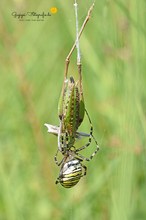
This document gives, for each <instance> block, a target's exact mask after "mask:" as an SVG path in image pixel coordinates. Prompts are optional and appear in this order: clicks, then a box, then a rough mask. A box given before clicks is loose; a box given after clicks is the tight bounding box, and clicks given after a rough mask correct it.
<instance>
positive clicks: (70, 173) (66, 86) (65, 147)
mask: <svg viewBox="0 0 146 220" xmlns="http://www.w3.org/2000/svg"><path fill="white" fill-rule="evenodd" d="M75 6H77V4H76V5H75ZM93 7H94V3H93V4H92V6H91V7H90V8H89V10H88V14H87V16H86V18H85V20H84V22H83V25H82V27H81V30H80V31H79V33H78V31H77V38H76V41H75V43H74V45H73V47H72V49H71V50H70V52H69V54H68V56H67V58H66V62H65V72H64V82H63V87H62V92H61V96H60V100H59V105H58V114H59V120H60V125H59V127H57V126H53V125H49V124H45V126H47V128H48V132H49V133H52V134H55V135H57V136H58V150H57V153H56V155H55V157H54V159H55V162H56V164H57V165H58V166H60V165H61V168H60V173H59V177H58V178H57V180H56V184H57V183H60V184H61V185H62V186H63V187H65V188H70V187H73V186H74V185H76V184H77V183H78V182H79V180H80V178H81V177H82V176H84V175H86V171H87V167H86V166H85V165H83V164H82V162H83V161H90V160H91V159H92V158H93V157H94V156H95V154H96V153H97V152H98V150H99V146H98V143H97V141H96V139H95V138H94V136H93V126H92V122H91V119H90V117H89V114H88V112H87V110H86V108H85V104H84V97H83V87H82V72H81V61H80V55H79V51H78V55H79V56H78V58H79V59H78V60H77V68H78V74H79V80H78V81H77V82H75V80H74V78H73V77H72V76H71V77H70V78H69V79H68V77H67V75H68V68H69V63H70V57H71V55H72V53H73V51H74V49H75V47H77V49H78V50H79V44H78V43H79V38H80V36H81V34H82V31H83V29H84V27H85V25H86V24H87V22H88V20H89V18H90V15H91V12H92V9H93ZM85 114H86V115H87V117H88V120H89V123H90V133H89V134H86V133H83V132H78V131H77V130H78V128H79V126H80V125H81V123H82V122H83V119H84V115H85ZM82 137H88V142H87V143H86V144H85V145H84V146H82V147H80V148H76V147H75V146H74V144H75V141H76V139H80V138H82ZM92 139H93V140H94V142H95V144H96V150H95V151H94V152H93V153H92V155H91V156H90V157H89V158H86V157H84V156H82V155H81V154H80V153H79V152H80V151H82V150H84V149H85V148H87V147H88V146H89V145H90V144H91V141H92ZM58 152H61V153H62V155H63V156H64V157H63V159H62V160H61V162H58V160H57V155H58ZM83 170H84V171H83Z"/></svg>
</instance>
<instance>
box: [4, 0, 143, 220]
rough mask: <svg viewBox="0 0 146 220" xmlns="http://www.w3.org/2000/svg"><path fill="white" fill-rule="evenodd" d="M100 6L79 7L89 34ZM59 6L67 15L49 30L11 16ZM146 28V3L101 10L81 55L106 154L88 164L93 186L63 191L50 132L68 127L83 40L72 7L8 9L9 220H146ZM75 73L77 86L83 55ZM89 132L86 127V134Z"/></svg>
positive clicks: (9, 4) (85, 181) (18, 4)
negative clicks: (66, 97)
mask: <svg viewBox="0 0 146 220" xmlns="http://www.w3.org/2000/svg"><path fill="white" fill-rule="evenodd" d="M91 3H92V1H91V0H87V1H80V2H79V23H80V25H81V24H82V22H83V20H84V18H85V16H86V13H87V11H88V8H89V6H90V5H91ZM54 6H55V7H57V8H58V12H57V13H56V14H52V16H50V17H46V18H45V20H44V21H18V19H15V18H14V17H13V16H12V15H11V13H12V12H13V11H17V12H27V11H36V12H42V11H44V12H48V10H49V9H50V8H51V7H54ZM145 21H146V2H145V1H144V0H141V1H136V0H130V1H127V0H114V1H113V0H109V1H108V0H104V1H95V8H94V11H93V13H92V16H91V19H90V21H89V23H88V24H87V27H86V28H85V30H84V32H83V34H82V36H81V39H80V46H81V53H82V68H83V87H84V97H85V105H86V108H87V110H88V112H89V114H90V117H91V119H92V123H93V126H94V135H95V137H96V138H97V140H98V142H99V145H100V152H99V153H98V155H97V156H95V157H94V159H93V160H92V161H91V162H90V163H88V162H87V163H86V165H87V167H88V170H87V171H88V172H87V176H86V177H84V178H82V179H81V180H80V182H79V183H78V184H77V185H76V186H75V187H74V188H72V189H64V188H63V187H61V186H59V185H55V180H56V177H57V176H58V173H59V168H58V167H57V166H56V164H55V162H54V155H55V153H56V149H57V139H56V137H55V136H52V135H49V134H47V132H46V128H45V127H44V126H43V124H44V123H46V122H47V123H50V124H54V125H57V124H58V122H59V119H58V113H57V106H58V100H59V95H60V91H61V87H62V83H63V73H64V63H65V58H66V56H67V54H68V52H69V50H70V48H71V46H72V45H73V42H74V40H75V17H74V7H73V1H59V0H55V1H54V0H50V1H38V0H36V1H33V0H31V1H25V0H21V1H20V0H17V1H16V0H15V1H14V0H13V1H8V0H6V1H1V3H0V113H1V117H0V124H1V129H0V219H1V220H26V219H29V220H36V219H37V220H42V219H43V220H48V219H55V220H67V219H76V220H78V219H80V220H82V219H84V220H86V219H93V220H94V219H99V220H109V219H111V220H144V219H146V209H145V203H146V186H145V183H146V172H145V166H146V156H145V155H146V149H145V147H146V111H145V109H146V92H145V85H146V74H145V70H146V62H145V59H146V43H145V42H146V25H145ZM69 71H70V75H73V76H74V77H75V78H76V77H77V67H76V53H74V55H73V57H72V59H71V63H70V69H69ZM89 129H90V128H89V124H88V120H86V119H85V121H84V123H83V125H81V129H80V130H81V131H84V132H88V130H89ZM81 143H82V142H81ZM78 144H79V145H80V142H79V143H78ZM90 150H91V152H93V149H92V145H91V149H89V151H90ZM87 153H89V155H90V152H87ZM85 154H86V150H85Z"/></svg>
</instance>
